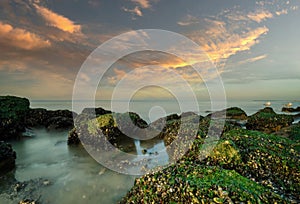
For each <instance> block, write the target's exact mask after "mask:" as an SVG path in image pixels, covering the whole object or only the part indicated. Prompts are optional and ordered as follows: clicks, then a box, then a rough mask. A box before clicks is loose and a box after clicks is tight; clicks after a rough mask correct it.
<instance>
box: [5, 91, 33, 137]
mask: <svg viewBox="0 0 300 204" xmlns="http://www.w3.org/2000/svg"><path fill="white" fill-rule="evenodd" d="M28 111H29V100H28V99H26V98H20V97H16V96H0V140H7V139H12V138H17V137H19V135H20V133H21V132H23V131H25V123H24V120H25V116H26V114H27V113H28Z"/></svg>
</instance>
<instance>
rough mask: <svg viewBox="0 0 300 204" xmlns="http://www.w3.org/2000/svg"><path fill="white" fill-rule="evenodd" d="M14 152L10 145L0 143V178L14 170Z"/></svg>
mask: <svg viewBox="0 0 300 204" xmlns="http://www.w3.org/2000/svg"><path fill="white" fill-rule="evenodd" d="M15 160H16V152H15V151H14V150H13V149H12V146H11V145H10V144H7V143H5V142H3V141H0V176H1V175H4V174H5V173H7V172H9V171H11V170H13V169H14V168H15Z"/></svg>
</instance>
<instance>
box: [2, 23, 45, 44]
mask: <svg viewBox="0 0 300 204" xmlns="http://www.w3.org/2000/svg"><path fill="white" fill-rule="evenodd" d="M0 44H2V45H8V46H14V47H18V48H21V49H25V50H34V49H40V48H44V47H49V46H51V43H50V41H49V40H44V39H42V38H41V37H40V36H38V35H36V34H34V33H31V32H29V31H26V30H24V29H20V28H14V27H12V26H11V25H9V24H4V23H2V22H0Z"/></svg>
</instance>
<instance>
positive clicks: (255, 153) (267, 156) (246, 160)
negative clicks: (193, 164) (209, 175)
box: [199, 129, 300, 200]
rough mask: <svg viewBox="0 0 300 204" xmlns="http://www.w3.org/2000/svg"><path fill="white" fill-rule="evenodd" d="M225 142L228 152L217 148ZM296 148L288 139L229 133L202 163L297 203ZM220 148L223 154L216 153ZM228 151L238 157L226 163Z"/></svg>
mask: <svg viewBox="0 0 300 204" xmlns="http://www.w3.org/2000/svg"><path fill="white" fill-rule="evenodd" d="M226 141H228V142H226ZM224 143H228V145H230V146H229V148H228V149H226V148H220V146H221V147H223V146H224ZM297 147H299V143H295V142H294V141H292V140H290V139H288V138H283V137H280V136H276V135H268V134H264V133H261V132H258V131H248V130H243V129H239V130H232V131H229V132H227V133H225V134H224V135H223V137H222V139H221V141H219V144H218V145H217V146H216V147H215V149H214V151H213V152H212V154H211V155H210V156H209V157H208V158H207V159H206V160H204V161H201V162H203V163H209V164H211V165H219V166H222V167H223V168H228V169H234V170H236V171H237V172H239V173H240V174H241V175H243V176H245V177H248V178H251V179H254V180H255V181H257V182H259V183H261V184H263V185H265V186H266V187H269V188H271V189H274V190H276V191H278V192H280V193H281V194H282V195H284V196H285V197H290V198H292V199H296V200H299V199H300V198H299V195H298V192H299V191H300V166H299V163H300V160H299V158H300V156H299V151H298V150H297V149H296V148H297ZM199 148H201V146H200V147H199ZM219 149H221V150H223V152H222V153H221V151H219V152H220V154H215V153H214V152H215V151H218V150H219ZM233 150H234V151H233ZM228 151H229V152H231V151H233V152H238V154H236V157H234V158H236V159H232V160H231V161H230V162H227V163H226V162H224V159H225V160H226V159H227V161H229V160H228ZM216 156H218V157H216ZM223 158H224V159H223ZM229 158H231V157H229ZM201 162H200V163H201Z"/></svg>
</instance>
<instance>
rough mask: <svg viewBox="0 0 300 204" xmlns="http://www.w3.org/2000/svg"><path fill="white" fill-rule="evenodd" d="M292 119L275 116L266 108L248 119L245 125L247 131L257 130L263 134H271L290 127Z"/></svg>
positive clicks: (271, 110)
mask: <svg viewBox="0 0 300 204" xmlns="http://www.w3.org/2000/svg"><path fill="white" fill-rule="evenodd" d="M293 121H294V119H293V116H291V115H285V114H276V113H275V112H274V110H273V109H272V108H270V107H266V108H264V109H262V110H260V111H258V112H257V113H255V114H254V115H252V116H250V117H248V122H247V124H246V127H247V129H249V130H258V131H262V132H265V133H272V132H276V131H279V130H280V129H282V128H284V127H287V126H290V125H291V124H292V123H293Z"/></svg>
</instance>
